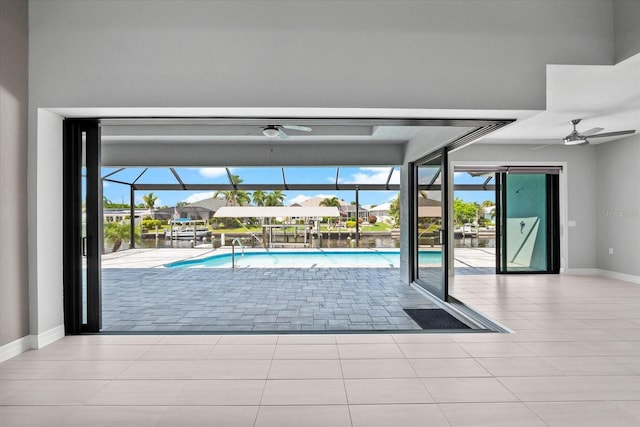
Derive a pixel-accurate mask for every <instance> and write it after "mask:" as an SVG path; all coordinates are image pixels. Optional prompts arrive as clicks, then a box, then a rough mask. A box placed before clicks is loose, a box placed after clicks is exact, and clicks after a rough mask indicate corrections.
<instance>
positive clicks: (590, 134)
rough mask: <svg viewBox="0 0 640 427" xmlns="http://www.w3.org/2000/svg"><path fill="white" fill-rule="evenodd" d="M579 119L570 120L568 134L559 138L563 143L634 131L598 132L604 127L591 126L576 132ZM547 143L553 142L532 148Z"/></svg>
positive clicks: (586, 142) (582, 143)
mask: <svg viewBox="0 0 640 427" xmlns="http://www.w3.org/2000/svg"><path fill="white" fill-rule="evenodd" d="M581 121H582V119H573V120H571V122H570V123H571V124H572V125H573V131H571V133H570V134H569V135H567V136H565V137H564V138H562V139H561V141H562V142H563V144H564V145H587V144H589V138H608V137H612V136H622V135H631V134H632V133H635V131H636V130H635V129H630V130H619V131H616V132H605V133H598V132H600V131H603V130H604V129H603V128H593V129H589V130H587V131H585V132H578V130H577V129H576V126H577V125H578V124H579V123H580V122H581ZM549 145H554V144H547V145H541V146H540V147H535V148H533V150H537V149H538V148H543V147H548V146H549Z"/></svg>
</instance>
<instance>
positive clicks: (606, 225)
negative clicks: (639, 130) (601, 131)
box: [595, 135, 640, 281]
mask: <svg viewBox="0 0 640 427" xmlns="http://www.w3.org/2000/svg"><path fill="white" fill-rule="evenodd" d="M596 152H597V170H596V173H595V175H596V176H597V186H596V191H595V193H596V197H597V199H596V212H597V241H596V252H597V266H598V268H599V269H601V270H604V271H607V272H615V273H620V274H625V275H630V276H635V277H636V279H637V280H639V281H640V167H638V166H639V162H640V135H634V136H632V137H628V138H625V139H622V140H618V141H613V142H610V143H607V144H602V145H598V146H597V150H596ZM609 248H612V249H613V254H610V253H609Z"/></svg>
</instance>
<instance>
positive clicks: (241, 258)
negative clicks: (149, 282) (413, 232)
mask: <svg viewBox="0 0 640 427" xmlns="http://www.w3.org/2000/svg"><path fill="white" fill-rule="evenodd" d="M439 261H440V252H420V264H424V263H428V264H430V263H434V264H435V263H438V262H439ZM236 266H237V267H239V268H252V267H254V268H260V267H265V268H274V267H278V268H328V267H334V268H339V267H369V268H399V266H400V252H399V251H397V250H396V251H369V250H367V251H316V250H310V251H269V252H265V251H260V252H248V251H247V252H245V253H244V255H242V254H241V253H236ZM165 267H168V268H225V267H226V268H229V267H231V254H230V253H224V254H216V255H213V256H210V257H207V258H199V259H194V260H186V261H178V262H173V263H171V264H167V265H166V266H165Z"/></svg>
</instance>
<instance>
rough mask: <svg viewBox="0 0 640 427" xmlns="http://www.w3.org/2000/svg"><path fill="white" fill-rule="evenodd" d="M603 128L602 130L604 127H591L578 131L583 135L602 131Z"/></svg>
mask: <svg viewBox="0 0 640 427" xmlns="http://www.w3.org/2000/svg"><path fill="white" fill-rule="evenodd" d="M603 130H604V128H593V129H589V130H588V131H585V132H580V134H581V135H583V136H591V135H593V134H594V133H598V132H602V131H603Z"/></svg>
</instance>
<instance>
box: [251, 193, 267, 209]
mask: <svg viewBox="0 0 640 427" xmlns="http://www.w3.org/2000/svg"><path fill="white" fill-rule="evenodd" d="M265 196H266V194H265V193H264V191H262V190H256V191H254V192H253V194H252V195H251V199H252V200H253V204H254V205H256V206H264V198H265Z"/></svg>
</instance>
